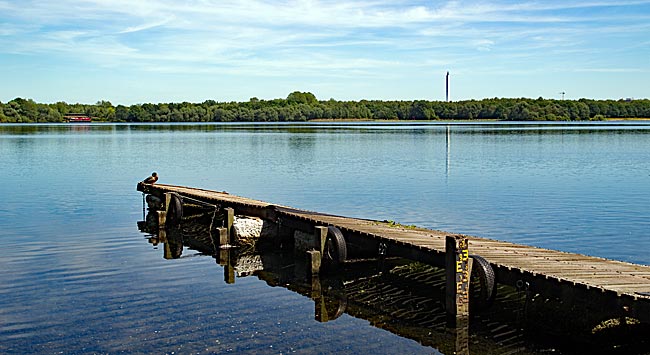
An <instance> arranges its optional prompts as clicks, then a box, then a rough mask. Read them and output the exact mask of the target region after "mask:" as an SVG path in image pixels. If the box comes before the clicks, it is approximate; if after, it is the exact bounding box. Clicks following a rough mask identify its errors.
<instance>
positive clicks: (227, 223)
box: [224, 207, 235, 244]
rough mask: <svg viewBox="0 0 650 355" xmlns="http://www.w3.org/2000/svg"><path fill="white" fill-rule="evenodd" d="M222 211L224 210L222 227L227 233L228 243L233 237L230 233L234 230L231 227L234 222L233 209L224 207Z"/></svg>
mask: <svg viewBox="0 0 650 355" xmlns="http://www.w3.org/2000/svg"><path fill="white" fill-rule="evenodd" d="M224 211H225V212H226V219H225V221H224V224H225V226H224V227H226V230H227V233H228V244H230V241H231V240H232V239H233V238H232V235H233V234H234V233H235V231H234V230H233V228H232V225H233V223H235V210H234V209H233V208H231V207H226V208H224Z"/></svg>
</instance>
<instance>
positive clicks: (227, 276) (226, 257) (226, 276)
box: [217, 248, 235, 285]
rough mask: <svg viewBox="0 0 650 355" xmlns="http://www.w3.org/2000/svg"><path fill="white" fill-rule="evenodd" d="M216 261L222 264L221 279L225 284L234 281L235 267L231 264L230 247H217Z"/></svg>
mask: <svg viewBox="0 0 650 355" xmlns="http://www.w3.org/2000/svg"><path fill="white" fill-rule="evenodd" d="M217 255H218V257H219V259H217V263H218V264H219V265H221V266H223V281H224V282H225V283H226V284H229V285H230V284H234V283H235V267H234V266H233V265H232V257H231V256H232V254H231V249H230V248H225V249H219V252H218V254H217Z"/></svg>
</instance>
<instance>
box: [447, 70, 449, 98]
mask: <svg viewBox="0 0 650 355" xmlns="http://www.w3.org/2000/svg"><path fill="white" fill-rule="evenodd" d="M447 102H449V72H447Z"/></svg>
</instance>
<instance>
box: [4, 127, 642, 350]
mask: <svg viewBox="0 0 650 355" xmlns="http://www.w3.org/2000/svg"><path fill="white" fill-rule="evenodd" d="M649 138H650V125H647V124H645V123H639V122H621V123H605V124H603V123H600V124H596V125H591V124H450V125H447V124H417V125H404V124H382V125H376V124H268V125H260V124H221V125H212V124H147V125H127V124H124V125H112V124H111V125H109V124H107V125H103V124H92V125H0V180H1V181H2V184H0V196H2V199H3V202H2V203H1V204H0V241H1V242H2V244H3V248H2V249H0V268H1V269H2V270H3V273H2V274H0V352H2V353H16V354H18V353H56V352H63V353H116V352H121V351H124V352H130V353H138V352H142V353H148V352H154V353H171V352H176V353H213V352H217V353H218V352H227V351H232V352H254V353H273V354H275V353H289V352H294V351H295V352H298V353H314V352H317V353H318V352H320V353H330V352H337V351H338V352H349V353H355V352H356V353H366V352H371V351H375V352H378V353H432V352H433V353H435V351H436V350H435V349H434V348H432V347H430V346H426V345H421V344H420V343H419V342H418V341H415V340H412V339H409V338H403V337H400V336H398V335H396V334H394V333H392V332H389V331H387V330H384V329H380V328H377V327H374V326H371V325H370V324H369V322H368V321H367V320H364V319H360V318H356V317H353V316H350V315H348V314H344V315H343V316H341V317H339V318H338V319H337V320H336V321H334V322H327V323H319V322H316V321H315V320H314V314H313V313H314V309H313V307H314V304H313V302H312V300H310V299H308V298H306V297H303V296H301V295H298V294H296V293H295V292H291V291H289V290H287V289H285V288H281V287H269V286H268V285H267V284H266V283H265V282H263V281H261V280H259V279H256V278H241V279H238V280H237V282H236V286H232V287H231V286H227V285H225V284H224V283H223V281H222V280H223V277H224V276H223V269H222V268H221V267H219V266H218V265H216V264H215V260H214V259H212V258H210V257H202V256H197V257H191V255H193V252H192V251H188V252H186V253H184V257H183V258H181V259H177V260H172V261H168V260H164V259H163V258H162V250H161V249H159V248H158V247H153V246H152V245H150V244H148V243H147V242H146V240H145V239H144V237H143V235H142V234H141V233H140V232H139V231H138V230H137V228H136V222H137V221H138V220H140V219H142V196H141V195H140V194H139V193H138V192H136V191H135V185H136V183H137V182H138V181H139V180H141V179H143V178H144V177H146V176H148V175H149V174H150V173H151V172H152V171H154V170H155V171H157V172H158V173H159V175H160V177H161V180H160V181H161V182H163V183H170V184H178V185H188V186H195V187H202V188H207V189H215V190H220V191H221V190H226V191H228V192H231V193H234V194H239V195H243V196H247V197H252V198H256V199H261V200H267V201H270V202H273V203H278V204H283V205H289V206H294V207H299V208H303V209H308V210H317V211H322V212H328V213H333V214H341V215H348V216H353V217H361V218H371V219H378V220H384V219H388V220H395V221H398V222H400V223H404V224H417V225H419V226H423V227H428V228H433V229H443V230H449V231H452V232H458V233H466V234H472V235H478V236H483V237H488V238H495V239H500V240H508V241H513V242H517V243H524V244H530V245H536V246H540V247H545V248H552V249H558V250H563V251H570V252H579V253H584V254H589V255H594V256H599V257H605V258H611V259H616V260H622V261H628V262H634V263H640V264H646V265H650V256H648V253H647V250H650V235H648V230H650V210H649V209H648V208H647V206H648V205H649V204H650V139H649ZM156 248H158V249H156ZM194 253H196V252H194Z"/></svg>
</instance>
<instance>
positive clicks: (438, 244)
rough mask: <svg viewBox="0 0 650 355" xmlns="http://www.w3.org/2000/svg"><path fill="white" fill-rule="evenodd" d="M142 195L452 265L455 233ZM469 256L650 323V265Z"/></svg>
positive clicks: (198, 193) (492, 245) (563, 257)
mask: <svg viewBox="0 0 650 355" xmlns="http://www.w3.org/2000/svg"><path fill="white" fill-rule="evenodd" d="M138 189H139V190H140V191H143V192H146V193H149V194H154V195H159V196H162V195H163V194H164V193H167V192H175V193H178V194H180V195H181V196H183V197H189V198H192V199H196V200H200V201H205V202H207V203H212V204H215V205H219V206H221V207H230V208H233V209H234V210H235V212H236V213H237V214H242V215H248V216H256V217H260V218H265V219H267V220H270V221H273V222H276V223H281V224H282V225H285V226H290V227H291V228H294V229H301V230H304V231H309V229H310V228H312V229H313V226H329V225H332V226H335V227H338V228H339V229H340V230H341V231H342V232H343V234H344V235H345V237H346V243H351V244H354V243H357V242H358V243H366V244H371V245H372V243H375V245H376V244H382V245H383V247H384V248H385V249H386V250H388V254H389V255H391V256H400V257H405V258H409V259H412V260H416V261H421V262H425V263H428V264H432V265H435V266H444V265H445V238H446V237H447V236H449V235H454V234H453V233H449V232H443V231H435V230H429V229H422V228H412V227H406V226H399V225H394V224H390V223H386V222H380V221H373V220H366V219H357V218H349V217H342V216H335V215H330V214H324V213H318V212H310V211H305V210H300V209H295V208H291V207H288V206H280V205H274V204H270V203H268V202H264V201H259V200H254V199H249V198H245V197H240V196H235V195H231V194H228V193H225V192H217V191H210V190H203V189H197V188H190V187H183V186H173V185H163V184H155V185H142V184H140V185H138ZM466 237H467V238H468V241H469V252H470V254H473V255H479V256H481V257H483V258H484V259H486V260H487V261H488V262H489V263H490V265H491V266H492V268H493V270H494V272H495V275H496V281H497V282H499V283H502V284H508V285H512V286H516V285H517V286H521V285H523V284H526V285H527V286H530V287H531V288H533V289H534V290H536V292H538V291H544V292H546V293H551V294H553V295H556V296H558V297H561V298H563V299H570V301H571V302H581V303H590V304H593V305H594V306H593V307H599V308H600V307H606V308H607V309H611V312H610V313H611V315H612V316H613V317H626V316H629V317H632V318H636V319H638V320H640V321H641V322H644V323H650V266H646V265H637V264H631V263H626V262H621V261H614V260H608V259H604V258H598V257H592V256H586V255H580V254H573V253H566V252H560V251H554V250H548V249H542V248H537V247H531V246H526V245H519V244H514V243H510V242H504V241H498V240H491V239H485V238H480V237H475V236H466Z"/></svg>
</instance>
